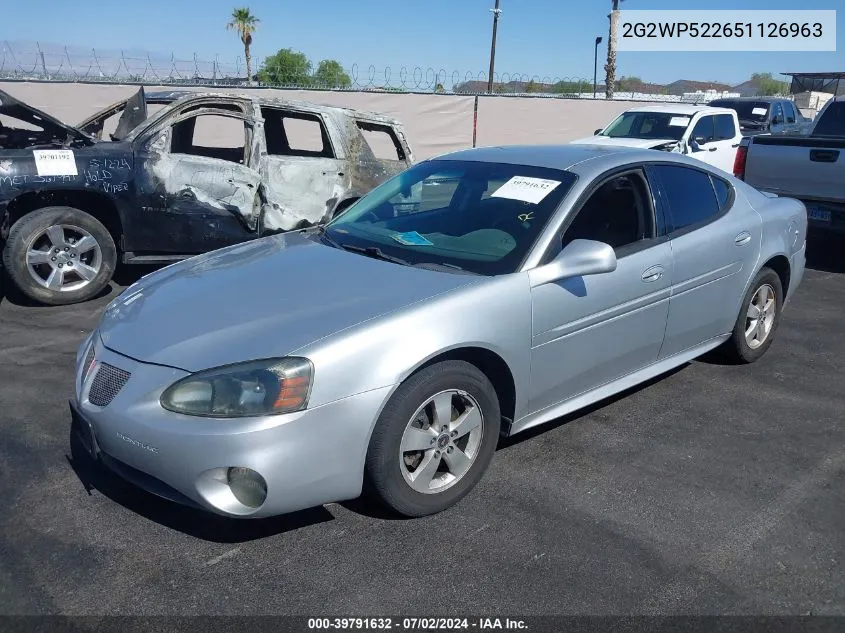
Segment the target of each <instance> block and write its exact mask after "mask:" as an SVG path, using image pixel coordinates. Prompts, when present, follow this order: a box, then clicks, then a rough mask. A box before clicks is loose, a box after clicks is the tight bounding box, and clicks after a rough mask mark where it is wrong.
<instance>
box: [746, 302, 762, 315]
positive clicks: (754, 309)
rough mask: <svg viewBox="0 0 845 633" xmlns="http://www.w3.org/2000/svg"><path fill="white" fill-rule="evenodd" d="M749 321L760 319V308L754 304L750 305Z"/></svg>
mask: <svg viewBox="0 0 845 633" xmlns="http://www.w3.org/2000/svg"><path fill="white" fill-rule="evenodd" d="M747 316H748V318H749V319H758V318H760V308H758V307H757V306H756V305H754V303H753V302H752V303H749V304H748V314H747Z"/></svg>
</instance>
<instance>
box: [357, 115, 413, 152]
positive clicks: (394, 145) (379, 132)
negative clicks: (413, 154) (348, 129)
mask: <svg viewBox="0 0 845 633" xmlns="http://www.w3.org/2000/svg"><path fill="white" fill-rule="evenodd" d="M356 124H357V125H358V130H359V131H360V132H361V135H362V136H363V137H364V141H365V142H366V143H367V146H368V147H369V148H370V151H372V153H373V156H375V157H376V158H377V159H379V160H405V151H404V150H403V149H402V143H400V142H399V138H398V137H397V136H396V132H395V131H394V130H393V128H391V127H390V126H389V125H379V124H378V123H371V122H370V121H356Z"/></svg>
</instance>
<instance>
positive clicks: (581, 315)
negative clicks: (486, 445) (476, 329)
mask: <svg viewBox="0 0 845 633" xmlns="http://www.w3.org/2000/svg"><path fill="white" fill-rule="evenodd" d="M582 200H583V202H582V203H577V204H576V206H575V208H574V209H573V211H572V212H571V213H570V214H569V215H568V218H567V220H566V221H565V222H564V223H563V225H562V226H561V228H560V232H559V234H560V235H561V239H560V241H559V242H556V243H555V245H554V246H553V248H552V249H551V250H550V252H549V253H547V254H546V257H545V258H544V261H548V260H549V259H550V258H551V257H554V255H556V254H557V252H559V251H560V249H561V248H562V247H563V246H565V244H567V243H569V242H570V241H572V240H573V239H578V238H581V239H593V240H598V241H601V242H605V243H608V244H610V245H611V246H613V247H614V249H615V251H616V257H617V259H618V264H617V268H616V270H614V271H613V272H610V273H605V274H599V275H586V276H583V277H575V278H569V279H565V280H561V281H558V282H554V283H546V284H542V285H538V286H537V287H534V288H532V290H531V304H532V306H531V307H532V341H531V388H530V395H529V399H530V402H529V406H530V408H531V410H532V412H537V411H540V410H543V409H545V408H547V407H550V406H552V405H555V404H557V403H559V402H562V401H565V400H569V399H571V398H574V397H576V396H578V395H579V394H582V393H584V392H586V391H589V390H591V389H595V388H597V387H599V386H601V385H603V384H606V383H608V382H611V381H613V380H615V379H617V378H621V377H622V376H625V375H627V374H630V373H632V372H635V371H637V370H638V369H641V368H643V367H646V366H648V365H650V364H652V363H654V362H655V361H656V360H657V357H658V354H659V352H660V347H661V344H662V343H663V333H664V330H665V326H666V318H667V316H668V311H669V292H670V287H671V268H672V267H671V258H672V254H671V248H670V246H669V243H668V240H666V239H662V238H660V237H659V233H658V226H659V225H660V224H662V222H658V221H657V218H656V217H655V208H654V205H653V196H652V195H651V192H650V190H649V187H648V183H647V182H646V180H645V176H644V172H643V171H642V170H641V169H634V170H629V171H624V172H617V173H613V174H609V175H606V176H604V177H602V178H600V179H598V180H597V183H596V185H595V186H594V187H592V188H591V189H590V190H589V191H588V192H587V194H586V195H585V196H582Z"/></svg>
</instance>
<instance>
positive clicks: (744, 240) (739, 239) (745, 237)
mask: <svg viewBox="0 0 845 633" xmlns="http://www.w3.org/2000/svg"><path fill="white" fill-rule="evenodd" d="M750 241H751V233H749V232H748V231H743V232H742V233H740V234H739V235H737V236H736V237H735V238H734V242H735V243H736V245H737V246H744V245H745V244H748V242H750Z"/></svg>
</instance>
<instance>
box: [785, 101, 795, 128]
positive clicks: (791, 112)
mask: <svg viewBox="0 0 845 633" xmlns="http://www.w3.org/2000/svg"><path fill="white" fill-rule="evenodd" d="M783 110H784V112H786V122H787V123H795V108H793V107H792V103H791V102H789V101H784V102H783Z"/></svg>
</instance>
